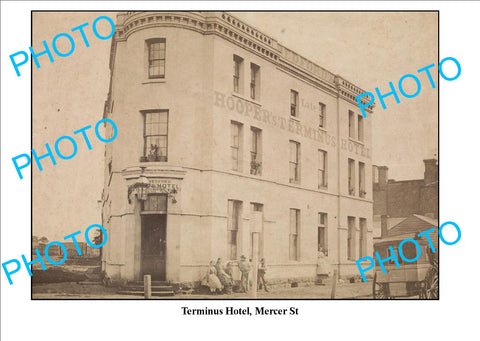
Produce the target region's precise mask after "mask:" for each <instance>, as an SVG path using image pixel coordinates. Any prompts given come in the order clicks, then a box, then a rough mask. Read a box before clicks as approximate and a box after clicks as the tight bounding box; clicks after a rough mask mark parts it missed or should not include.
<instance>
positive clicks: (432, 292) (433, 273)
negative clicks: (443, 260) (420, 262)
mask: <svg viewBox="0 0 480 341" xmlns="http://www.w3.org/2000/svg"><path fill="white" fill-rule="evenodd" d="M425 298H426V299H428V300H436V299H438V270H437V268H436V267H432V268H430V269H429V270H428V272H427V275H426V276H425Z"/></svg>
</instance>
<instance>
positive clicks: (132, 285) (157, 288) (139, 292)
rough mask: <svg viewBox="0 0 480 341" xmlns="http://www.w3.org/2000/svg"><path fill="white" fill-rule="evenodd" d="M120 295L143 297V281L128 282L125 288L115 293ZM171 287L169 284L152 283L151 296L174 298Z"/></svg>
mask: <svg viewBox="0 0 480 341" xmlns="http://www.w3.org/2000/svg"><path fill="white" fill-rule="evenodd" d="M117 294H121V295H136V296H144V295H145V292H144V286H143V281H129V282H128V283H127V285H126V286H124V287H123V288H122V289H121V290H119V291H117ZM174 295H175V292H174V291H173V286H172V285H170V283H169V282H164V281H152V296H160V297H165V296H174Z"/></svg>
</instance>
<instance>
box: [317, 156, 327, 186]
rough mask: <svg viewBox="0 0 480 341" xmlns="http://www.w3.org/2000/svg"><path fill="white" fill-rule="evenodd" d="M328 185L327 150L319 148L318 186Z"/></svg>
mask: <svg viewBox="0 0 480 341" xmlns="http://www.w3.org/2000/svg"><path fill="white" fill-rule="evenodd" d="M327 186H328V178H327V152H326V151H324V150H321V149H319V150H318V188H325V187H327Z"/></svg>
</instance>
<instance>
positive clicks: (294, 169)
mask: <svg viewBox="0 0 480 341" xmlns="http://www.w3.org/2000/svg"><path fill="white" fill-rule="evenodd" d="M299 182H300V143H298V142H295V141H290V183H299Z"/></svg>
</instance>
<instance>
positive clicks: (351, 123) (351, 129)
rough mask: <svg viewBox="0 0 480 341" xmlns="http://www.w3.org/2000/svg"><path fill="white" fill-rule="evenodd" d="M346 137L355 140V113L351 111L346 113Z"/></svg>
mask: <svg viewBox="0 0 480 341" xmlns="http://www.w3.org/2000/svg"><path fill="white" fill-rule="evenodd" d="M348 136H349V137H351V138H352V139H354V138H355V113H354V112H353V111H351V110H349V111H348Z"/></svg>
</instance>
